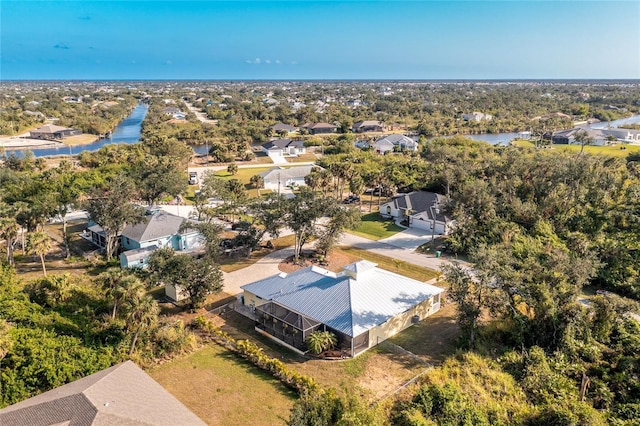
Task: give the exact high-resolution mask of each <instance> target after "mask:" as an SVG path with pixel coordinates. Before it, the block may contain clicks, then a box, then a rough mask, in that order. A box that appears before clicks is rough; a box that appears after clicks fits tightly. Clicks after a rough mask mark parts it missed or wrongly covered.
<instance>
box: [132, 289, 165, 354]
mask: <svg viewBox="0 0 640 426" xmlns="http://www.w3.org/2000/svg"><path fill="white" fill-rule="evenodd" d="M126 309H127V313H128V315H127V328H128V329H129V332H133V338H132V339H131V346H130V347H129V356H131V355H133V351H134V350H135V348H136V343H137V342H138V337H140V333H142V332H143V331H146V330H148V329H150V328H151V327H153V325H154V324H155V323H156V322H157V321H158V313H159V312H160V308H158V304H157V303H156V301H155V300H154V299H153V298H152V297H151V296H149V295H147V294H142V293H140V294H136V295H135V296H134V297H132V298H130V299H129V300H127V304H126Z"/></svg>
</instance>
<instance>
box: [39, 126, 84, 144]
mask: <svg viewBox="0 0 640 426" xmlns="http://www.w3.org/2000/svg"><path fill="white" fill-rule="evenodd" d="M81 134H82V130H78V129H70V128H68V127H62V126H56V125H54V124H47V125H44V126H41V127H38V128H37V129H34V130H31V131H30V132H29V137H30V138H31V139H43V140H55V139H64V138H68V137H69V136H76V135H81Z"/></svg>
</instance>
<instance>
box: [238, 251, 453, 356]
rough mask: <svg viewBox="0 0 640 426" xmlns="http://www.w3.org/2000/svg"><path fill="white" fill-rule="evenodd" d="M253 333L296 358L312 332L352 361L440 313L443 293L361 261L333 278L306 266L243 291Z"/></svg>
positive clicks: (256, 283)
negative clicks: (328, 338) (332, 338)
mask: <svg viewBox="0 0 640 426" xmlns="http://www.w3.org/2000/svg"><path fill="white" fill-rule="evenodd" d="M242 289H243V290H244V297H243V299H242V300H243V303H244V305H245V306H248V307H249V308H250V309H251V310H252V311H253V312H254V314H255V329H256V331H258V332H259V333H262V334H265V335H267V336H269V337H271V338H273V339H275V340H277V341H279V342H280V343H281V344H283V345H286V346H288V347H290V348H292V349H293V350H295V351H297V352H305V351H306V346H305V342H306V340H307V338H308V337H309V336H310V335H311V333H313V332H315V331H329V332H331V333H333V334H334V335H336V337H337V340H338V349H339V350H341V351H342V352H343V353H344V354H345V355H348V356H356V355H358V354H360V353H362V352H364V351H366V350H367V349H369V348H371V347H373V346H375V345H377V344H378V343H380V342H382V341H384V340H386V339H388V338H390V337H392V336H394V335H395V334H397V333H399V332H400V331H402V330H404V329H406V328H407V327H410V326H411V325H412V324H415V323H417V322H419V321H421V320H423V319H424V318H426V317H428V316H429V315H431V314H433V313H434V312H437V311H438V310H439V309H440V297H441V294H442V293H443V292H444V289H442V288H440V287H436V286H433V285H429V284H425V283H422V282H420V281H416V280H413V279H410V278H406V277H403V276H401V275H398V274H395V273H393V272H389V271H385V270H383V269H379V268H377V265H376V264H375V263H372V262H368V261H366V260H361V261H358V262H355V263H352V264H350V265H347V266H345V267H344V269H343V270H342V271H341V272H339V273H335V272H331V271H328V270H326V269H323V268H319V267H317V266H310V267H308V268H305V269H301V270H298V271H296V272H292V273H290V274H286V273H280V274H278V275H274V276H271V277H269V278H265V279H262V280H260V281H256V282H254V283H251V284H247V285H244V286H242Z"/></svg>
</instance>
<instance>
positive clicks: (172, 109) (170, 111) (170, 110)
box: [162, 107, 182, 116]
mask: <svg viewBox="0 0 640 426" xmlns="http://www.w3.org/2000/svg"><path fill="white" fill-rule="evenodd" d="M181 112H182V111H180V109H178V108H176V107H166V108H163V110H162V113H163V114H164V115H170V116H173V114H178V113H181Z"/></svg>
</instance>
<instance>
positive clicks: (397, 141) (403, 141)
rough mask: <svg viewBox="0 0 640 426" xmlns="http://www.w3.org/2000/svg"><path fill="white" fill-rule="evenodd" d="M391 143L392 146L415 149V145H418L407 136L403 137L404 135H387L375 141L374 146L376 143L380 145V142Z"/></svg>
mask: <svg viewBox="0 0 640 426" xmlns="http://www.w3.org/2000/svg"><path fill="white" fill-rule="evenodd" d="M383 141H384V142H391V143H392V144H394V145H400V146H402V147H411V148H413V147H415V146H416V145H418V142H416V141H415V140H413V139H411V138H410V137H409V136H405V135H399V134H395V135H387V136H384V137H381V138H380V139H378V140H376V144H377V143H381V142H383Z"/></svg>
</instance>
